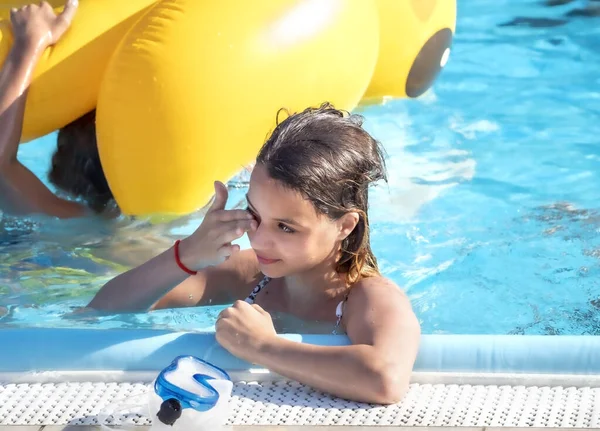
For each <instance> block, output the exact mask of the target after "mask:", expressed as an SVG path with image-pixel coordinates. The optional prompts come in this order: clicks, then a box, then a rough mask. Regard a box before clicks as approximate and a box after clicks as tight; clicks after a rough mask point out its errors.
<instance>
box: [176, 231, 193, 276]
mask: <svg viewBox="0 0 600 431" xmlns="http://www.w3.org/2000/svg"><path fill="white" fill-rule="evenodd" d="M180 242H181V240H179V239H178V240H177V241H175V246H174V247H173V249H174V250H175V262H177V266H179V267H180V268H181V269H182V270H183V271H184V272H187V273H188V274H190V275H196V274H198V271H192V270H191V269H189V268H188V267H187V266H185V265H184V264H183V263H182V262H181V259H180V258H179V243H180Z"/></svg>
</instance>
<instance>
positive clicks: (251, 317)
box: [216, 301, 277, 362]
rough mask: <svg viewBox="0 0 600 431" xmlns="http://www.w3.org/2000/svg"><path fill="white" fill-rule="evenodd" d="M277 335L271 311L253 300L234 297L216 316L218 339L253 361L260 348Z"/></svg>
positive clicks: (231, 349) (232, 350)
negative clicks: (250, 302)
mask: <svg viewBox="0 0 600 431" xmlns="http://www.w3.org/2000/svg"><path fill="white" fill-rule="evenodd" d="M276 337H277V332H275V327H274V326H273V320H272V319H271V315H270V314H269V313H267V312H266V311H265V310H263V309H262V308H261V307H260V306H258V305H256V304H252V305H251V304H248V303H247V302H245V301H236V302H235V303H234V304H233V306H231V307H228V308H226V309H225V310H223V311H222V312H221V314H219V318H218V319H217V323H216V338H217V342H218V343H219V344H220V345H221V346H223V347H224V348H225V349H227V350H228V351H229V352H230V353H232V354H233V355H235V356H237V357H238V358H241V359H243V360H245V361H248V362H253V360H255V359H256V357H257V355H258V353H259V352H260V350H261V348H262V347H263V346H265V344H267V343H268V342H269V341H270V340H273V339H276Z"/></svg>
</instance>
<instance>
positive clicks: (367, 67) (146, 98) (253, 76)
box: [0, 0, 456, 215]
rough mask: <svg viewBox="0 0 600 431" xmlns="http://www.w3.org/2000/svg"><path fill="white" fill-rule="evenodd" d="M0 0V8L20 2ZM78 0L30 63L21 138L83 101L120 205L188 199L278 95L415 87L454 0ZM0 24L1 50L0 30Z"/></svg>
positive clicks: (354, 97)
mask: <svg viewBox="0 0 600 431" xmlns="http://www.w3.org/2000/svg"><path fill="white" fill-rule="evenodd" d="M0 3H1V4H0V17H2V16H6V14H7V13H8V10H9V9H10V7H14V6H20V5H24V4H27V3H29V1H26V0H4V1H2V0H0ZM80 3H81V4H80V7H79V10H78V12H77V15H76V17H75V20H74V22H73V25H72V27H71V29H70V30H69V31H68V32H67V34H66V35H65V37H64V38H63V39H62V40H61V41H60V42H59V43H58V44H57V45H56V46H55V47H52V48H50V49H48V51H47V52H46V53H45V55H44V57H43V59H42V61H41V62H40V65H39V66H38V68H37V69H36V71H35V75H34V79H33V82H32V86H31V89H30V93H29V97H28V102H27V108H26V114H25V116H26V117H25V126H24V130H23V139H22V141H23V142H26V141H28V140H31V139H33V138H37V137H39V136H42V135H44V134H46V133H48V132H51V131H53V130H55V129H57V128H60V127H62V126H64V125H65V124H68V123H69V122H71V121H73V120H75V119H77V118H78V117H80V116H81V115H83V114H84V113H86V112H88V111H90V110H92V109H93V108H95V107H96V113H97V138H98V145H99V151H100V156H101V161H102V165H103V169H104V171H105V173H106V177H107V179H108V182H109V185H110V187H111V190H112V191H113V194H114V195H115V198H116V200H117V203H118V204H119V206H120V207H121V209H122V210H123V212H124V213H126V214H131V215H152V214H170V215H179V214H185V213H189V212H192V211H194V210H196V209H198V208H200V207H202V206H203V205H204V204H206V202H207V201H208V200H209V198H210V196H211V195H212V192H213V186H212V183H213V181H214V180H215V179H220V180H223V181H226V180H228V179H229V178H230V177H231V176H233V175H234V174H235V173H236V172H238V171H239V170H240V169H241V168H242V167H243V166H244V165H246V164H247V163H249V162H251V161H252V160H253V159H254V157H255V155H256V153H257V151H258V149H259V148H260V146H261V145H262V144H263V142H264V140H265V138H266V136H267V134H268V133H269V131H270V130H271V129H272V128H273V126H274V124H275V114H276V112H277V110H278V109H279V108H281V107H286V108H288V109H290V110H291V111H297V110H302V109H304V108H306V107H307V106H311V105H312V106H314V105H318V104H320V103H322V102H324V101H330V102H332V103H334V104H335V105H336V106H337V107H340V108H343V109H347V110H352V109H353V108H355V107H356V106H357V105H358V103H359V102H360V101H361V100H367V99H373V98H380V97H383V96H393V97H417V96H418V95H420V94H421V93H422V92H424V91H425V90H426V89H427V88H429V87H430V86H431V84H432V82H433V81H434V80H435V77H436V76H437V74H438V73H439V70H440V66H443V63H444V61H445V59H447V48H449V44H450V42H451V39H452V34H453V32H454V21H455V17H456V4H455V0H438V1H434V0H410V1H409V0H402V1H399V0H277V1H270V0H269V1H267V0H264V1H260V2H240V1H239V0H221V1H218V2H217V1H212V0H159V1H156V0H127V1H124V0H80ZM51 4H52V5H53V6H55V7H62V4H63V2H62V1H60V0H52V1H51ZM232 11H235V13H232ZM0 29H1V30H0V62H3V61H4V57H5V55H6V52H7V51H8V48H9V47H10V44H11V35H10V30H9V26H7V25H6V22H4V24H2V23H1V22H0ZM448 32H450V33H448Z"/></svg>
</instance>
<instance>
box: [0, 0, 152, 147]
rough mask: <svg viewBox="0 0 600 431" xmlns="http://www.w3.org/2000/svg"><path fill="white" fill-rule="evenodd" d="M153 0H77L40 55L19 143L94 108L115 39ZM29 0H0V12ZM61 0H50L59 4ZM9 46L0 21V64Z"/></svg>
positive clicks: (6, 12) (5, 13) (9, 37)
mask: <svg viewBox="0 0 600 431" xmlns="http://www.w3.org/2000/svg"><path fill="white" fill-rule="evenodd" d="M155 2H156V0H80V6H79V10H78V11H77V15H76V18H75V20H74V21H73V24H72V25H71V28H70V29H69V31H68V32H67V33H66V34H65V36H64V37H63V39H62V40H61V41H60V43H58V44H56V45H55V46H53V47H50V48H48V49H47V50H46V51H45V52H44V55H43V57H42V58H41V60H40V62H39V64H38V66H37V68H36V69H35V73H34V76H33V80H32V84H31V88H30V90H29V93H28V95H27V104H26V107H25V120H24V124H23V132H22V137H21V142H27V141H30V140H32V139H35V138H39V137H40V136H44V135H46V134H48V133H50V132H52V131H54V130H56V129H58V128H61V127H63V126H65V125H67V124H68V123H70V122H71V121H73V120H75V119H77V118H79V117H81V116H82V115H83V114H85V113H87V112H89V111H91V110H92V109H94V108H95V107H96V103H97V101H98V90H99V88H100V83H101V81H102V78H103V76H104V70H105V68H106V65H107V64H108V61H109V59H110V57H111V55H112V54H113V52H114V51H115V48H116V47H117V45H118V43H119V41H120V40H121V39H122V38H123V37H124V36H125V34H126V33H127V31H128V30H129V29H130V28H131V26H132V25H133V24H134V23H135V22H136V21H137V20H138V19H139V18H140V17H141V16H142V15H143V14H144V13H146V12H147V11H148V10H149V8H150V7H151V6H152V5H153V4H154V3H155ZM30 3H32V1H31V0H9V1H2V6H1V8H0V14H1V15H0V16H3V17H7V16H9V13H10V8H11V7H20V6H24V5H27V4H30ZM64 3H65V1H64V0H62V1H59V0H52V2H51V4H52V5H53V6H59V5H60V9H62V6H64ZM11 46H12V32H11V27H10V23H9V22H8V21H3V22H0V64H3V63H4V60H5V58H6V55H7V54H8V51H9V49H10V47H11Z"/></svg>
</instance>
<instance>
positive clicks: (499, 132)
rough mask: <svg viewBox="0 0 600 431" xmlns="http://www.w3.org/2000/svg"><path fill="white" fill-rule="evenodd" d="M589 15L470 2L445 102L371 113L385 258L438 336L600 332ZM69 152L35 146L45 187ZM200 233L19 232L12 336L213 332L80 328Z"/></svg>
mask: <svg viewBox="0 0 600 431" xmlns="http://www.w3.org/2000/svg"><path fill="white" fill-rule="evenodd" d="M586 3H587V2H586V1H583V0H582V1H574V2H572V3H570V4H567V5H564V6H558V7H552V8H549V7H545V6H544V5H543V2H542V1H541V0H535V1H533V0H527V1H526V0H503V1H502V0H498V1H495V2H490V1H489V0H460V1H459V5H458V6H459V19H458V25H457V35H456V38H455V42H454V46H453V51H452V55H451V57H450V61H449V63H448V65H447V67H446V70H445V71H444V72H443V74H442V75H441V76H440V78H439V79H438V81H437V82H436V85H435V87H434V89H433V90H432V91H431V92H429V93H427V94H426V95H425V96H423V97H422V98H421V99H419V100H417V101H415V100H410V101H407V100H401V101H394V102H390V103H388V104H386V105H383V106H376V107H365V108H364V109H362V110H361V112H362V113H363V114H364V115H365V117H366V119H367V122H366V127H367V128H368V129H369V130H370V131H371V132H372V133H373V134H374V135H375V136H376V137H377V138H378V139H380V140H381V141H382V142H383V143H384V145H385V147H386V149H387V152H388V155H389V160H388V167H389V171H390V172H389V174H390V180H389V183H388V184H387V185H381V186H380V187H378V188H376V189H374V190H373V193H372V195H371V196H372V197H371V214H372V215H371V219H372V223H373V238H372V240H373V248H374V250H375V252H376V254H377V255H378V256H379V260H380V264H381V267H382V270H383V272H384V274H385V275H386V276H388V277H390V278H392V279H393V280H394V281H395V282H397V283H398V284H399V285H401V286H403V287H404V288H405V289H406V291H407V292H408V294H409V296H410V298H411V300H412V303H413V306H414V309H415V311H416V313H417V315H418V317H419V319H420V321H421V324H422V329H423V333H453V334H599V333H600V281H599V280H600V278H599V277H600V265H599V264H600V261H599V259H600V235H599V229H600V212H599V208H600V146H599V145H598V139H599V137H600V123H599V122H598V120H599V117H600V108H599V106H600V105H599V104H600V75H599V74H598V72H597V71H598V70H600V52H599V51H598V49H597V47H598V46H600V17H598V18H595V17H567V15H568V13H569V12H570V11H573V10H575V9H578V8H581V7H584V6H585V5H586ZM515 18H517V20H515ZM529 18H537V19H538V20H537V21H536V20H531V19H529ZM542 18H543V19H545V20H546V21H545V22H544V21H540V20H539V19H542ZM510 22H513V23H520V25H503V24H506V23H510ZM540 23H541V24H544V23H545V24H551V26H545V27H540V26H539V24H540ZM54 139H55V136H50V137H46V138H44V139H41V140H39V141H36V142H34V143H31V144H28V145H26V146H23V147H22V148H21V154H20V156H21V157H22V159H23V160H24V161H25V163H26V164H27V166H29V167H30V168H31V169H33V170H34V171H35V172H36V173H37V174H38V175H44V174H45V172H46V171H47V167H48V156H49V154H50V153H51V151H52V146H53V143H54ZM246 178H247V175H246V174H242V175H241V176H240V177H239V178H236V179H235V180H234V181H233V182H232V199H231V201H230V205H231V206H236V205H237V204H240V205H241V203H242V201H243V194H244V192H245V190H244V188H243V187H244V181H245V179H246ZM200 219H201V215H194V216H190V217H187V218H185V219H183V220H178V221H176V222H172V223H170V224H166V225H161V226H158V227H157V226H154V227H153V226H150V225H149V224H147V223H144V222H143V221H137V222H131V221H128V220H124V219H122V220H118V221H116V222H107V223H98V224H96V225H94V226H90V225H89V223H88V222H86V223H83V222H64V221H63V222H50V221H47V220H45V221H44V225H43V226H42V225H40V223H39V221H27V222H16V221H14V220H10V219H7V218H4V219H3V220H1V222H0V223H1V227H0V328H2V327H32V326H36V327H41V326H46V327H98V328H141V327H145V328H171V329H195V330H211V329H212V325H213V322H214V319H215V317H216V315H217V313H218V311H219V310H220V309H221V308H222V307H218V306H215V307H206V308H195V309H186V310H166V311H160V312H155V313H151V314H146V313H144V314H128V315H112V316H104V317H100V318H98V317H96V318H88V319H76V318H71V317H69V312H70V311H71V310H72V308H73V307H77V306H81V305H85V303H86V302H87V301H89V299H90V298H91V297H92V296H93V294H94V292H95V291H96V290H97V289H98V288H99V287H100V286H101V285H102V283H103V282H105V281H106V280H108V279H110V278H111V277H112V276H114V275H115V274H117V273H119V272H121V271H123V270H124V269H126V268H128V267H130V266H131V265H134V264H136V263H140V262H142V261H144V260H146V259H147V258H149V257H150V256H151V255H153V254H155V253H158V252H159V251H162V250H164V249H165V248H167V247H168V246H170V245H171V243H172V240H173V238H175V237H176V236H177V235H181V234H185V233H189V232H191V231H192V230H193V229H194V228H195V227H196V226H197V225H198V223H199V220H200ZM298 330H299V331H301V328H298Z"/></svg>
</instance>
